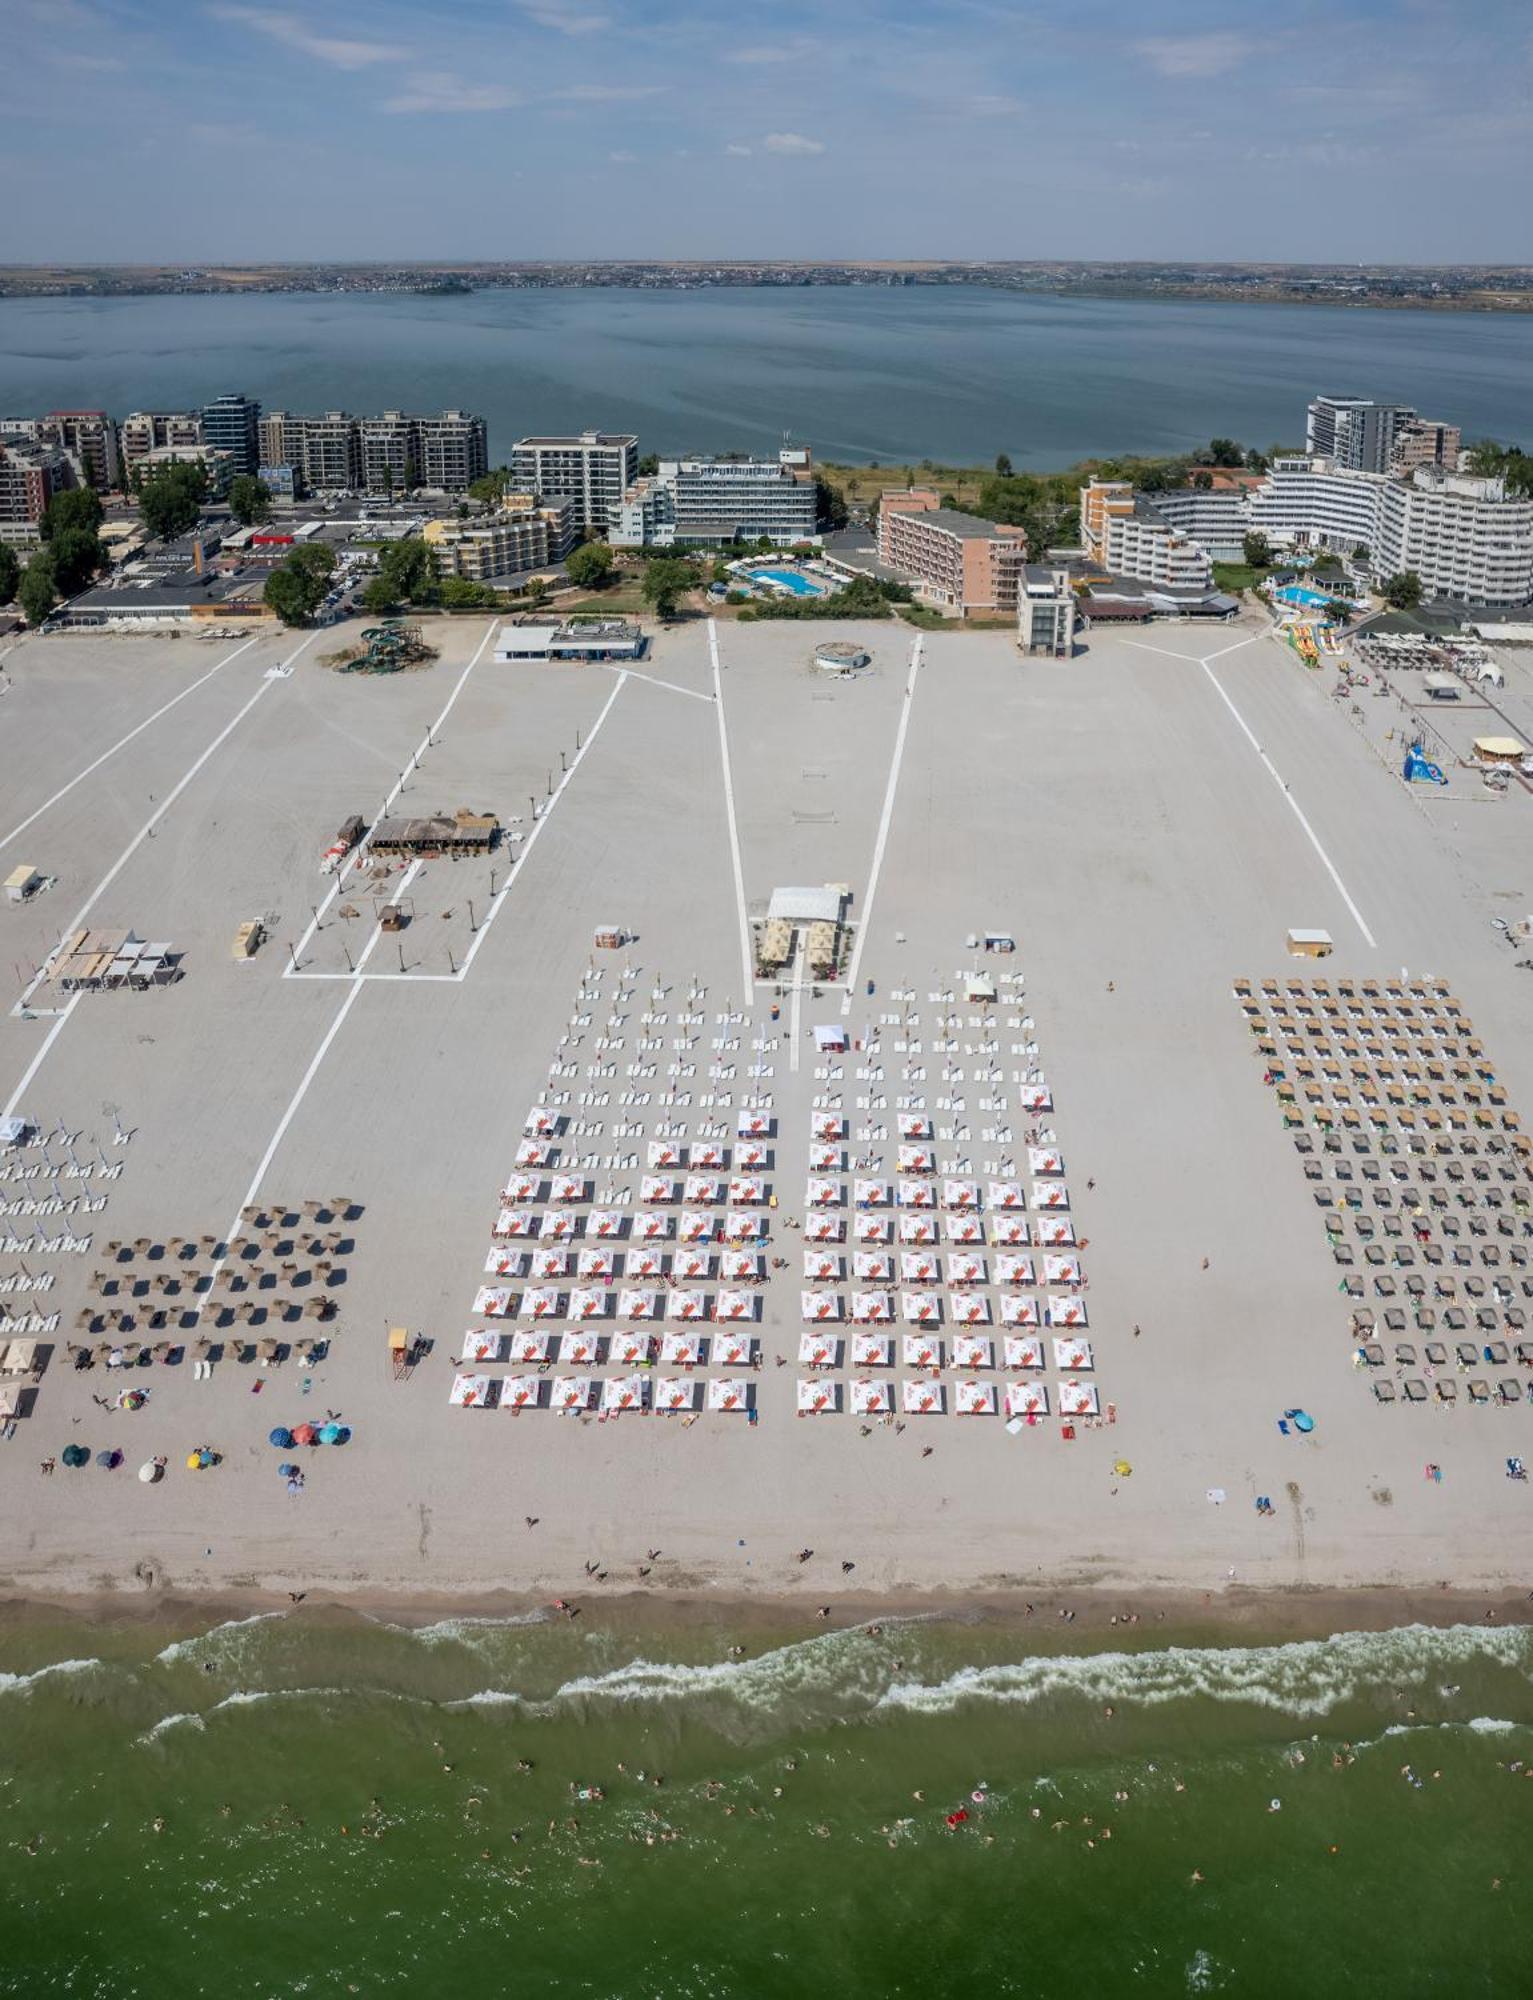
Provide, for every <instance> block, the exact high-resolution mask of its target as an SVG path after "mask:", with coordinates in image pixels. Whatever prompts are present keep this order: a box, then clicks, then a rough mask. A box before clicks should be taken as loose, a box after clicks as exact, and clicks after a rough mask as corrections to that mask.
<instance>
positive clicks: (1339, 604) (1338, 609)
mask: <svg viewBox="0 0 1533 2000" xmlns="http://www.w3.org/2000/svg"><path fill="white" fill-rule="evenodd" d="M1325 615H1326V617H1327V618H1329V619H1330V621H1331V623H1332V624H1333V625H1350V624H1351V622H1352V607H1351V605H1350V604H1349V603H1348V602H1347V600H1346V599H1345V598H1344V597H1333V598H1331V599H1329V600H1328V601H1327V604H1326V607H1325Z"/></svg>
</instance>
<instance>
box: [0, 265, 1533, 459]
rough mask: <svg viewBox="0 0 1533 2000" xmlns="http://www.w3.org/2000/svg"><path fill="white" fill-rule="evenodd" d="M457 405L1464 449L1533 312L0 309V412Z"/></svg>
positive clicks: (703, 419)
mask: <svg viewBox="0 0 1533 2000" xmlns="http://www.w3.org/2000/svg"><path fill="white" fill-rule="evenodd" d="M229 389H238V390H243V391H244V392H245V393H246V394H248V395H251V396H254V397H256V398H257V399H258V400H259V401H260V402H261V403H262V404H264V405H265V407H266V408H267V409H268V410H280V409H287V410H299V411H309V410H324V409H348V410H354V411H358V412H367V411H371V410H382V409H406V410H436V409H442V408H450V409H466V410H473V411H476V412H478V413H480V414H481V415H483V416H484V417H485V418H487V419H488V422H489V430H490V457H491V462H492V463H495V462H498V461H503V460H505V459H506V458H508V457H509V455H510V451H511V447H512V445H513V444H514V443H515V441H516V439H517V438H518V437H521V436H523V435H525V434H527V433H542V432H556V433H557V432H563V431H581V430H588V429H591V428H593V427H595V428H599V429H604V430H622V431H629V430H631V431H637V432H638V434H639V447H640V450H641V451H646V452H648V451H655V452H660V453H676V452H694V451H732V450H733V451H755V452H760V453H764V454H766V455H767V456H769V457H770V456H774V455H775V454H776V452H777V451H778V449H779V448H780V447H781V445H782V442H783V438H784V434H785V433H787V434H789V435H791V436H792V438H794V439H795V440H797V441H798V442H800V443H804V444H808V445H810V446H811V447H812V448H813V450H814V451H815V452H816V454H817V455H818V456H819V457H821V458H831V459H836V458H840V459H845V460H849V461H851V462H853V463H865V462H867V461H868V460H871V459H880V460H882V461H883V462H885V463H888V462H890V461H901V462H904V461H916V460H920V459H923V458H930V459H934V460H936V461H938V462H939V463H943V464H948V465H988V464H989V463H990V462H991V461H992V459H993V458H994V457H995V454H996V453H997V452H1001V451H1004V452H1007V453H1009V454H1010V456H1011V458H1012V459H1013V461H1014V462H1015V463H1016V464H1017V465H1018V466H1019V467H1023V466H1027V467H1045V468H1047V467H1062V466H1067V465H1071V464H1073V463H1074V462H1075V461H1077V460H1078V459H1081V458H1084V457H1086V456H1088V455H1091V454H1104V453H1106V454H1112V453H1118V452H1145V453H1152V454H1154V453H1162V454H1165V453H1178V452H1186V451H1191V450H1192V449H1194V448H1195V447H1196V446H1197V445H1199V444H1200V443H1206V442H1207V440H1208V439H1209V438H1210V437H1218V436H1224V437H1234V438H1238V439H1240V440H1241V441H1242V442H1244V443H1246V444H1249V445H1256V446H1258V447H1260V448H1261V449H1262V450H1264V451H1265V450H1266V449H1267V447H1268V446H1269V445H1271V444H1273V443H1275V442H1279V443H1286V444H1289V445H1302V443H1303V439H1304V410H1305V405H1306V404H1307V403H1308V402H1309V400H1310V398H1311V397H1312V396H1314V395H1316V394H1318V393H1319V392H1321V391H1330V392H1332V393H1341V392H1346V393H1349V394H1359V395H1369V396H1378V397H1381V398H1383V399H1385V400H1387V401H1392V402H1405V403H1410V404H1413V405H1414V406H1415V407H1416V408H1418V409H1422V410H1425V411H1426V412H1427V413H1428V415H1430V416H1433V417H1441V418H1444V419H1446V420H1448V421H1451V422H1453V423H1457V424H1461V425H1462V426H1463V430H1464V436H1465V437H1466V438H1476V437H1481V436H1484V435H1486V434H1490V435H1493V436H1497V437H1502V438H1521V439H1523V440H1524V441H1526V440H1527V438H1528V437H1529V436H1533V313H1455V312H1418V311H1401V312H1393V311H1389V312H1386V311H1377V310H1367V309H1361V308H1348V307H1344V306H1288V305H1284V306H1260V305H1233V304H1226V303H1223V302H1214V301H1200V300H1185V299H1183V300H1150V299H1105V298H1104V299H1093V298H1053V297H1048V296H1038V295H1035V294H1021V293H1015V292H1004V291H995V290H989V289H986V288H984V287H980V286H968V285H953V286H915V287H911V288H908V289H907V288H895V289H887V288H883V287H877V286H873V287H847V288H839V287H837V288H823V287H814V288H811V289H798V288H780V289H772V288H765V289H760V288H758V289H749V290H729V289H723V290H701V291H692V292H685V291H675V292H670V291H656V292H651V291H643V290H638V291H633V290H622V289H618V288H613V289H608V288H605V287H601V288H594V289H590V290H582V289H580V288H564V289H558V288H556V289H552V290H547V291H537V290H533V291H484V292H476V293H472V294H468V295H453V296H451V297H419V296H415V295H412V294H408V293H397V292H396V293H387V292H383V293H350V294H342V295H339V296H335V295H330V296H320V295H316V294H307V293H291V294H287V293H275V294H265V295H263V294H256V295H254V296H250V297H244V296H241V297H233V296H230V297H175V298H163V297H161V298H121V299H115V298H114V299H54V298H41V299H7V300H0V414H3V415H6V416H12V415H15V416H22V415H25V414H26V413H27V412H29V411H43V410H52V409H80V408H90V409H95V408H98V407H99V408H105V409H108V410H110V411H112V413H113V414H114V415H116V416H118V417H122V416H125V415H126V414H127V413H128V411H130V410H136V409H144V410H181V409H187V408H191V407H199V406H200V405H202V404H203V403H205V402H207V401H208V400H209V399H210V398H211V397H213V396H216V395H219V394H221V393H222V392H223V391H225V390H229Z"/></svg>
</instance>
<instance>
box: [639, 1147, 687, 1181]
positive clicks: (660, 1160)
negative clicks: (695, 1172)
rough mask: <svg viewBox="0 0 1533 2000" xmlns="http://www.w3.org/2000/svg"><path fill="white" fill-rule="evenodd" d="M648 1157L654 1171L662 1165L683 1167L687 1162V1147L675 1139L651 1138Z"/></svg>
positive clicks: (651, 1169)
mask: <svg viewBox="0 0 1533 2000" xmlns="http://www.w3.org/2000/svg"><path fill="white" fill-rule="evenodd" d="M648 1157H649V1165H650V1171H651V1172H652V1173H653V1172H655V1171H656V1170H658V1169H659V1168H661V1167H683V1166H685V1165H686V1162H687V1149H686V1147H685V1146H683V1145H680V1144H679V1143H678V1142H677V1141H676V1140H675V1139H651V1141H650V1142H649V1154H648Z"/></svg>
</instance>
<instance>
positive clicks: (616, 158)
mask: <svg viewBox="0 0 1533 2000" xmlns="http://www.w3.org/2000/svg"><path fill="white" fill-rule="evenodd" d="M607 158H608V159H609V160H610V161H611V162H612V164H613V166H615V167H632V166H636V165H637V164H638V159H639V156H638V154H637V153H609V154H608V155H607Z"/></svg>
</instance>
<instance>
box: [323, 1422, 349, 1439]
mask: <svg viewBox="0 0 1533 2000" xmlns="http://www.w3.org/2000/svg"><path fill="white" fill-rule="evenodd" d="M349 1435H350V1433H349V1432H348V1431H345V1430H343V1429H342V1428H341V1426H340V1425H339V1424H322V1425H321V1426H320V1432H319V1441H320V1443H321V1444H340V1443H341V1442H342V1440H343V1439H344V1438H346V1437H348V1436H349Z"/></svg>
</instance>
